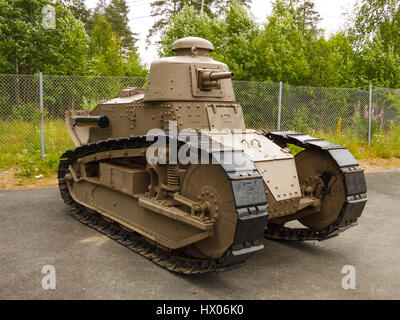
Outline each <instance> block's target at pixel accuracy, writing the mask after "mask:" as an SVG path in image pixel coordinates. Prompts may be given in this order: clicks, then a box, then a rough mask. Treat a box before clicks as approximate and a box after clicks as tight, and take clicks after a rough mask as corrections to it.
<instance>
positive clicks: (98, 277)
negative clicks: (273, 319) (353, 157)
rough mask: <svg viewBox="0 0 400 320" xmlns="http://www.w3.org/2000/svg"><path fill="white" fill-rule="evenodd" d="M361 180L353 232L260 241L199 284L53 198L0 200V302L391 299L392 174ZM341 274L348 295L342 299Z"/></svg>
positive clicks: (398, 204)
mask: <svg viewBox="0 0 400 320" xmlns="http://www.w3.org/2000/svg"><path fill="white" fill-rule="evenodd" d="M366 177H367V186H368V197H369V201H368V202H367V205H366V208H365V210H364V213H363V215H362V217H361V218H360V219H359V225H358V226H356V227H354V228H351V229H349V230H347V231H346V232H344V233H342V234H340V235H339V236H338V237H335V238H332V239H329V240H326V241H322V242H281V241H270V240H265V241H264V245H265V249H264V251H263V252H259V253H257V254H256V255H255V256H254V257H253V258H252V259H250V260H249V261H248V262H247V264H246V265H245V266H243V267H241V268H238V269H234V270H230V271H226V272H219V273H213V274H207V275H202V276H180V275H176V274H173V273H171V272H168V271H166V270H163V269H161V268H160V267H158V266H156V265H154V264H153V263H152V262H150V261H148V260H146V259H145V258H143V257H141V256H139V255H136V254H135V253H133V252H132V251H130V250H129V249H127V248H125V247H123V246H122V245H120V244H118V243H116V242H114V241H113V240H110V239H108V238H107V237H105V236H103V235H101V234H100V233H98V232H96V231H94V230H92V229H90V228H88V227H86V226H84V225H83V224H81V223H79V222H78V221H77V220H75V219H74V218H73V217H72V215H71V214H70V213H69V210H68V208H67V206H66V205H65V204H64V203H63V201H62V200H61V198H60V195H59V192H58V189H55V188H52V189H32V190H18V191H0V299H400V249H399V246H400V197H399V194H400V172H384V173H372V174H367V175H366ZM48 265H50V266H54V268H55V280H56V281H55V283H56V288H55V289H48V290H46V289H43V287H42V280H43V277H45V276H46V274H43V273H42V270H43V267H44V266H48ZM349 265H350V266H353V267H354V270H355V286H356V288H355V289H347V290H345V289H343V287H342V279H343V277H345V274H343V273H342V268H343V267H344V266H349Z"/></svg>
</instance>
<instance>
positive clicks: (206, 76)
mask: <svg viewBox="0 0 400 320" xmlns="http://www.w3.org/2000/svg"><path fill="white" fill-rule="evenodd" d="M234 76H235V73H233V72H230V71H205V72H202V73H201V79H202V80H203V81H217V80H222V79H231V78H233V77H234Z"/></svg>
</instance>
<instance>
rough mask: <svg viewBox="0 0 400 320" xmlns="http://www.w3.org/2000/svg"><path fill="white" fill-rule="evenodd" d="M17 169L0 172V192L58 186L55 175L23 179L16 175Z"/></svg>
mask: <svg viewBox="0 0 400 320" xmlns="http://www.w3.org/2000/svg"><path fill="white" fill-rule="evenodd" d="M16 171H17V168H11V169H7V170H3V171H0V190H18V189H35V188H52V187H56V186H57V185H58V182H57V177H56V175H54V176H50V177H41V178H38V179H37V178H35V177H33V178H24V177H18V176H17V175H16Z"/></svg>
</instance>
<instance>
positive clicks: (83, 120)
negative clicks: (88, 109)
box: [74, 116, 110, 128]
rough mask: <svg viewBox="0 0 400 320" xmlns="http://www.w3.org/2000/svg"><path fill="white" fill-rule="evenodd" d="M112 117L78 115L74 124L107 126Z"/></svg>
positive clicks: (78, 125)
mask: <svg viewBox="0 0 400 320" xmlns="http://www.w3.org/2000/svg"><path fill="white" fill-rule="evenodd" d="M109 124H110V119H108V117H107V116H77V117H76V118H75V122H74V126H77V127H100V128H107V127H108V125H109Z"/></svg>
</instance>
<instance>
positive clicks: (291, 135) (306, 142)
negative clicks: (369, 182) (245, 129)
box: [265, 130, 368, 241]
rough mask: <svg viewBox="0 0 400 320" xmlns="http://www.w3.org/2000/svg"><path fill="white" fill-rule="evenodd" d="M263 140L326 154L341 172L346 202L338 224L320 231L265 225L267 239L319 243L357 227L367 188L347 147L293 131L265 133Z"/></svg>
mask: <svg viewBox="0 0 400 320" xmlns="http://www.w3.org/2000/svg"><path fill="white" fill-rule="evenodd" d="M266 137H267V138H268V139H270V140H272V141H274V142H275V143H277V144H278V145H280V146H281V147H286V146H287V145H288V144H294V145H296V146H299V147H301V148H304V149H312V150H318V151H321V152H325V153H327V154H328V155H329V156H330V157H331V159H333V161H334V162H335V163H336V165H337V166H338V167H339V169H340V170H341V172H342V174H343V177H344V183H345V191H346V202H345V204H344V206H343V208H342V211H341V214H340V215H339V218H338V219H337V221H335V222H334V223H332V224H331V225H329V226H327V227H325V228H324V229H322V230H312V229H309V228H287V227H284V226H283V225H278V224H273V223H268V226H267V229H266V230H265V237H266V238H267V239H276V240H296V241H307V240H318V241H322V240H326V239H329V238H332V237H334V236H337V235H338V234H339V233H340V232H342V231H344V230H346V229H348V228H350V227H352V226H355V225H356V224H357V219H358V218H359V217H360V216H361V213H362V211H363V209H364V207H365V204H366V202H367V200H368V197H367V194H366V192H367V186H366V183H365V176H364V172H363V170H362V169H361V168H360V167H359V163H358V161H357V160H356V159H355V158H354V157H353V155H352V154H351V153H350V152H349V150H347V148H346V147H343V146H340V145H337V144H334V143H331V142H328V141H326V140H323V139H317V138H313V137H311V136H309V135H306V134H303V133H295V132H292V131H284V130H283V131H268V132H267V134H266Z"/></svg>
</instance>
